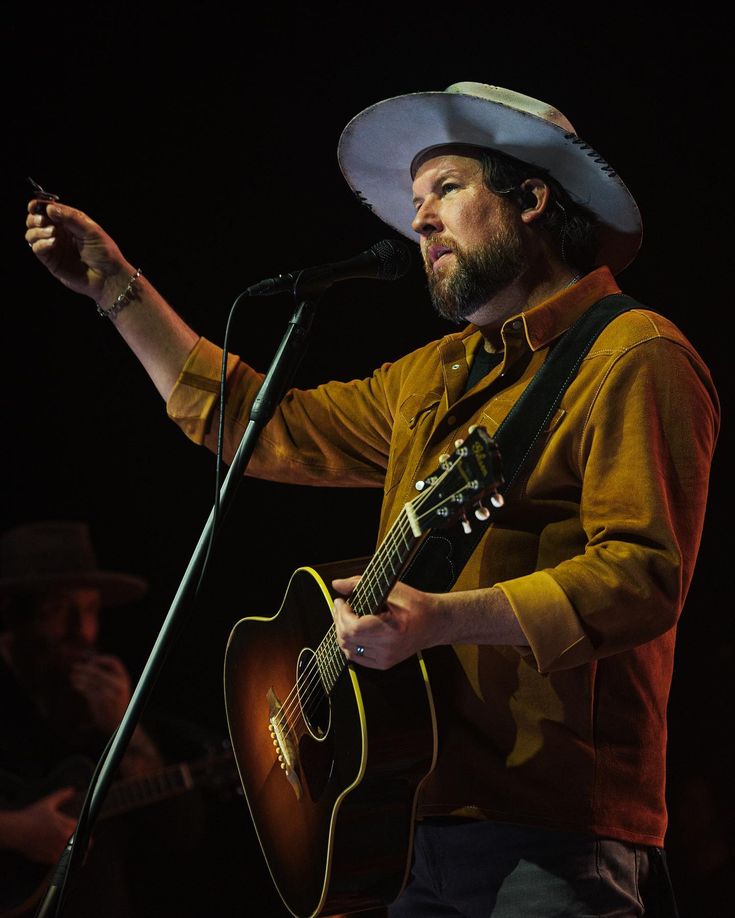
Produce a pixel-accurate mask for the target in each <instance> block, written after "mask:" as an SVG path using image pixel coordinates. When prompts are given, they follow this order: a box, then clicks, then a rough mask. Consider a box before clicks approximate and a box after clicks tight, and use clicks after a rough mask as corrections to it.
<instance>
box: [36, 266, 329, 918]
mask: <svg viewBox="0 0 735 918" xmlns="http://www.w3.org/2000/svg"><path fill="white" fill-rule="evenodd" d="M329 283H330V282H329V281H326V282H325V283H324V284H323V286H322V287H321V288H320V287H319V286H317V285H314V284H313V283H310V284H305V285H304V286H305V288H306V290H307V292H308V294H309V295H308V297H307V296H306V294H305V293H303V292H302V291H301V290H300V289H299V285H298V281H297V283H296V284H295V285H294V289H293V293H294V296H295V297H296V301H297V306H296V309H295V311H294V313H293V315H292V316H291V319H290V320H289V323H288V326H287V328H286V331H285V333H284V335H283V338H282V340H281V343H280V345H279V347H278V350H277V351H276V354H275V356H274V358H273V360H272V362H271V365H270V368H269V370H268V372H267V374H266V376H265V379H264V380H263V384H262V386H261V387H260V390H259V391H258V394H257V396H256V398H255V401H254V402H253V406H252V409H251V411H250V419H249V421H248V425H247V427H246V429H245V433H244V434H243V437H242V440H241V441H240V445H239V446H238V448H237V450H236V452H235V456H234V458H233V461H232V464H231V465H230V468H229V470H228V473H227V475H226V477H225V480H224V482H223V484H222V487H221V489H220V497H219V506H220V512H219V516H218V519H215V508H214V507H213V508H212V510H211V512H210V514H209V518H208V520H207V522H206V524H205V526H204V529H203V530H202V534H201V536H200V537H199V541H198V542H197V545H196V548H195V549H194V553H193V555H192V557H191V560H190V561H189V565H188V567H187V569H186V571H185V573H184V576H183V578H182V580H181V583H180V585H179V588H178V590H177V592H176V595H175V597H174V599H173V602H172V603H171V606H170V608H169V611H168V613H167V615H166V618H165V620H164V623H163V625H162V627H161V630H160V631H159V634H158V637H157V639H156V642H155V644H154V646H153V650H152V651H151V654H150V656H149V657H148V660H147V662H146V665H145V667H144V669H143V672H142V674H141V676H140V679H139V680H138V684H137V685H136V687H135V690H134V691H133V694H132V696H131V699H130V702H129V704H128V707H127V709H126V710H125V714H124V715H123V717H122V720H121V721H120V724H119V725H118V727H117V730H116V731H115V733H114V734H113V736H112V738H111V741H110V743H109V744H108V747H107V749H106V750H105V751H104V752H103V753H102V757H101V759H100V761H99V763H98V765H97V770H96V772H95V775H96V781H95V780H94V778H93V783H92V784H91V785H90V787H89V789H88V791H87V797H86V799H85V807H86V806H87V804H88V809H87V813H86V819H85V818H84V808H83V810H82V814H81V815H80V817H79V821H78V823H77V826H76V830H75V832H74V834H73V835H72V836H71V838H70V839H69V842H68V843H67V847H66V849H65V850H64V853H63V854H62V855H61V858H60V859H59V861H58V863H57V865H56V867H55V869H54V872H53V874H52V877H51V880H50V882H49V886H48V888H47V890H46V893H45V895H44V898H43V901H42V902H41V904H40V906H39V908H38V910H37V911H36V918H48V916H51V915H53V916H58V915H60V914H61V911H60V909H61V906H62V903H63V899H64V889H65V887H66V885H67V883H66V881H67V880H68V876H69V873H70V871H69V868H70V865H71V862H72V854H74V856H75V857H77V856H79V857H82V858H83V857H84V855H85V853H86V850H87V845H88V842H89V837H90V834H91V831H92V828H93V826H94V824H95V821H96V820H97V818H98V816H99V813H100V810H101V808H102V805H103V803H104V799H105V796H106V794H107V791H108V790H109V786H110V784H111V783H112V779H113V777H114V774H115V771H116V769H117V767H118V766H119V764H120V761H121V759H122V757H123V755H124V753H125V750H126V748H127V745H128V743H129V742H130V739H131V737H132V735H133V732H134V730H135V728H136V726H137V723H138V721H139V719H140V715H141V714H142V711H143V708H144V706H145V704H146V702H147V700H148V698H149V696H150V693H151V691H152V689H153V686H154V684H155V681H156V678H157V676H158V673H159V672H160V670H161V667H162V665H163V662H164V660H165V656H166V653H167V652H168V650H169V647H170V645H171V643H172V640H173V637H174V636H175V634H176V629H177V627H178V626H179V620H180V618H181V617H182V616H181V613H182V610H183V609H184V608H185V605H186V603H187V602H188V601H190V599H191V597H192V593H193V591H194V589H195V586H196V583H197V581H198V575H199V574H200V572H201V568H202V562H203V560H204V559H205V557H206V554H207V546H208V543H209V540H210V537H211V535H212V530H213V527H216V525H217V523H218V522H220V520H221V519H224V516H225V515H226V513H227V510H228V509H229V507H230V505H231V503H232V499H233V497H234V495H235V491H236V489H237V487H238V485H239V483H240V481H241V480H242V477H243V474H244V472H245V469H246V468H247V465H248V463H249V461H250V457H251V456H252V453H253V450H254V449H255V446H256V443H257V441H258V437H259V436H260V432H261V430H262V428H263V427H265V425H266V424H267V423H268V421H269V420H270V418H271V417H272V415H273V412H274V411H275V409H276V406H277V405H278V404H279V403H280V402H281V400H282V398H283V396H284V395H285V393H286V391H287V390H288V388H289V387H290V384H291V380H292V378H293V375H294V373H295V372H296V369H297V368H298V365H299V363H300V361H301V358H302V357H303V355H304V352H305V350H306V345H307V342H308V335H309V331H310V329H311V325H312V323H313V320H314V315H315V307H316V302H317V299H318V295H319V294H320V293H321V292H322V291H323V289H324V288H326V287H327V286H329ZM302 296H303V297H304V298H303V299H302ZM223 409H224V406H222V405H221V406H220V410H223ZM75 848H76V849H77V850H74V849H75Z"/></svg>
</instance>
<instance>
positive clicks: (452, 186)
mask: <svg viewBox="0 0 735 918" xmlns="http://www.w3.org/2000/svg"><path fill="white" fill-rule="evenodd" d="M457 188H459V185H458V184H457V183H456V182H444V184H443V185H442V189H441V190H442V194H447V193H448V192H449V191H456V190H457Z"/></svg>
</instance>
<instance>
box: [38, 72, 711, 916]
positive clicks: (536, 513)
mask: <svg viewBox="0 0 735 918" xmlns="http://www.w3.org/2000/svg"><path fill="white" fill-rule="evenodd" d="M338 157H339V162H340V166H341V168H342V172H343V174H344V176H345V178H346V179H347V181H348V183H349V184H350V186H351V188H352V189H353V190H354V191H355V193H356V195H357V196H358V197H359V199H360V200H361V201H362V202H364V203H366V204H367V205H368V206H369V207H370V208H371V210H372V211H373V213H374V214H376V215H377V216H378V217H379V218H381V219H382V220H384V221H385V222H386V223H388V224H389V225H390V226H391V227H393V228H394V229H396V230H398V231H399V232H400V233H402V234H404V235H405V236H407V237H408V238H410V239H412V240H414V241H417V242H418V245H419V247H420V251H421V254H422V257H423V261H424V266H425V269H426V274H427V278H428V284H429V291H430V295H431V298H432V300H433V302H434V305H435V307H436V308H437V309H438V310H439V312H440V313H441V314H442V315H443V316H445V317H446V318H448V319H450V320H452V321H455V322H460V323H465V322H468V323H469V325H467V326H466V327H464V328H463V329H462V330H461V331H459V332H456V333H453V334H449V335H447V336H445V337H444V338H442V339H441V340H439V341H433V342H430V343H428V344H425V345H423V346H421V347H419V348H418V349H417V350H416V351H414V352H413V353H411V354H409V355H407V356H405V357H403V358H402V359H400V360H397V361H395V363H393V364H391V365H383V366H381V367H380V369H378V370H376V372H375V373H374V375H373V376H372V377H371V378H370V379H366V380H355V381H353V382H351V383H346V384H345V383H338V382H331V383H328V384H326V385H324V386H321V387H319V388H317V389H315V390H310V391H292V392H290V393H289V394H288V396H287V397H286V398H285V399H284V400H283V402H282V403H281V404H280V405H279V406H278V408H277V410H276V411H275V414H274V416H273V418H272V420H271V421H270V423H269V424H268V426H267V427H266V429H265V431H264V436H263V437H262V438H261V441H260V442H259V444H258V446H257V449H256V450H255V452H254V454H253V457H252V459H251V462H250V465H249V466H248V472H249V474H253V475H256V476H261V477H264V478H269V479H272V480H277V481H285V482H300V483H304V484H312V485H314V484H318V485H324V486H337V487H339V486H366V487H381V488H383V489H384V495H385V496H384V501H383V509H382V515H381V522H380V532H379V540H381V539H382V538H383V536H384V535H385V534H386V533H387V532H388V531H389V529H390V527H391V526H392V524H393V523H394V521H395V520H396V519H397V518H398V517H399V515H400V514H401V512H402V510H403V508H404V507H405V506H406V505H407V504H408V503H410V501H411V500H412V499H413V497H414V496H415V494H416V490H415V489H416V486H417V483H419V487H420V486H421V482H423V481H425V479H426V478H427V476H429V475H430V474H431V473H432V471H433V470H434V469H435V468H436V467H437V465H438V464H439V462H440V460H441V457H442V456H443V455H445V454H449V453H451V452H452V450H453V449H454V446H455V443H457V442H461V441H462V440H464V439H465V438H466V437H467V436H468V435H469V434H470V431H471V430H472V429H473V428H474V427H476V426H478V425H479V426H482V427H484V428H485V429H486V430H487V431H488V433H489V434H490V435H494V434H495V433H496V432H498V431H499V430H500V429H501V428H502V426H503V424H504V422H505V421H506V420H507V419H509V418H510V417H512V416H513V409H514V407H515V406H517V405H519V400H520V399H521V397H522V396H523V395H524V393H525V392H526V390H529V391H530V389H529V387H530V386H531V385H532V381H533V380H534V379H537V378H538V377H537V374H538V373H539V372H540V371H541V370H542V369H543V368H544V367H545V366H546V365H551V361H552V360H555V352H557V348H559V347H562V346H563V344H564V342H565V341H568V340H569V335H570V333H572V332H573V330H574V329H575V328H576V327H577V324H578V323H579V322H580V321H582V320H583V318H584V317H586V316H587V315H589V314H590V311H592V312H594V311H595V310H597V308H598V306H599V304H602V303H603V301H604V302H606V303H608V304H609V302H610V301H611V298H612V300H613V301H615V302H618V303H619V302H620V293H621V291H620V288H619V286H618V284H617V282H616V276H617V275H619V274H620V273H621V272H622V271H623V270H624V269H625V268H626V267H627V266H628V265H629V264H630V263H631V262H632V261H633V259H634V258H635V257H636V255H637V253H638V250H639V247H640V243H641V221H640V214H639V210H638V207H637V205H636V203H635V200H634V199H633V197H632V195H631V193H630V191H629V190H628V189H627V187H626V186H625V184H624V183H623V182H622V180H621V179H620V177H619V176H618V175H617V173H616V172H615V171H614V170H613V168H612V167H611V166H610V165H608V163H607V162H606V161H605V160H604V159H603V158H602V157H601V156H600V155H599V154H598V153H597V152H596V151H595V150H593V149H592V148H591V147H590V146H589V145H588V144H586V143H585V142H583V141H582V140H581V139H580V137H579V136H578V135H577V133H576V131H575V130H574V128H573V126H572V125H571V124H570V123H569V121H568V119H566V118H565V116H564V115H562V114H561V113H560V112H559V111H558V110H556V109H554V108H553V107H551V106H549V105H547V104H546V103H544V102H541V101H540V100H538V99H533V98H530V97H528V96H525V95H522V94H520V93H516V92H513V91H511V90H507V89H502V88H499V87H495V86H489V85H486V84H479V83H458V84H454V85H453V86H450V87H449V88H448V89H447V90H445V91H442V92H424V93H410V94H408V95H402V96H397V97H395V98H391V99H387V100H385V101H383V102H379V103H377V104H376V105H373V106H371V107H369V108H368V109H366V110H365V111H363V112H361V113H359V114H358V115H357V116H356V117H355V118H354V119H352V121H351V122H350V123H349V124H348V125H347V127H346V128H345V129H344V132H343V133H342V136H341V138H340V142H339V147H338ZM26 239H27V241H28V243H29V244H30V245H31V247H32V249H33V252H34V254H35V255H36V257H37V258H38V259H39V260H40V261H41V262H42V263H43V264H44V265H45V266H46V267H47V268H48V269H49V270H50V271H51V273H52V274H54V275H55V276H56V277H58V278H59V279H60V280H61V281H62V282H63V283H64V284H66V285H67V286H68V287H70V288H71V289H73V290H76V291H77V292H79V293H81V294H84V295H87V296H89V297H91V298H92V299H93V300H95V301H96V302H97V304H98V309H99V310H100V311H101V312H102V313H103V314H105V315H108V316H109V318H110V319H111V320H112V321H113V322H114V325H115V327H116V328H117V330H118V331H119V332H120V334H121V335H122V336H123V337H124V338H125V340H127V341H128V343H129V344H130V346H131V347H132V348H133V350H134V352H135V353H136V355H137V356H138V357H139V358H140V360H141V361H142V363H143V365H144V366H145V368H146V370H147V372H148V373H149V374H150V376H151V378H152V379H153V381H154V383H155V384H156V386H157V388H158V390H159V392H160V393H161V395H162V396H163V397H164V399H166V402H167V410H168V414H169V416H170V417H171V418H172V419H173V420H174V421H176V422H177V423H178V424H179V425H180V426H181V428H182V430H183V431H184V432H185V433H186V435H187V436H189V437H190V438H191V439H192V440H193V441H194V442H196V443H203V444H206V445H207V446H208V447H209V448H211V449H215V448H216V441H217V436H216V433H217V419H218V413H219V408H220V406H219V404H218V401H219V399H218V381H219V375H220V366H221V360H222V353H221V351H220V350H219V348H217V347H216V346H215V345H213V344H212V343H210V342H208V341H206V340H204V339H202V338H200V337H199V335H197V334H196V332H195V331H194V330H192V329H191V328H190V327H189V326H188V325H187V324H186V323H185V322H184V320H183V319H182V318H181V317H180V316H179V315H178V314H177V313H175V312H174V310H173V309H172V308H171V307H170V306H169V305H168V304H167V303H166V302H165V301H164V300H163V299H162V297H161V296H160V295H159V294H158V293H157V292H156V290H155V289H154V287H153V286H152V285H151V284H150V283H149V282H148V280H147V279H146V278H145V277H144V276H143V274H142V272H140V271H139V270H136V269H135V268H134V266H133V265H131V264H130V263H129V262H128V261H126V259H125V258H124V257H123V255H122V254H121V252H120V249H119V248H118V246H117V245H116V244H115V243H114V242H113V241H112V239H110V237H109V236H108V235H107V234H106V233H105V232H104V230H103V229H102V228H101V227H99V226H98V225H97V224H96V223H95V222H94V221H93V220H91V219H90V218H89V217H88V216H87V215H86V214H83V213H81V212H79V211H78V210H75V209H74V208H72V207H69V206H66V205H63V204H48V203H47V202H43V201H39V200H38V199H34V200H33V201H31V202H30V204H29V215H28V218H27V224H26ZM261 382H262V376H261V375H260V374H258V373H257V372H256V371H255V370H253V369H252V368H251V367H249V366H248V365H247V364H246V363H245V362H244V361H242V360H241V359H239V358H236V357H232V356H231V357H230V358H229V361H228V370H227V395H226V399H227V402H226V412H225V438H224V442H225V452H226V456H227V458H231V457H232V455H233V453H234V451H235V449H236V447H237V444H238V442H239V441H240V438H241V436H242V432H243V430H244V427H245V425H246V424H247V422H248V417H249V412H250V408H251V405H252V403H253V400H254V398H255V396H256V394H257V392H258V389H259V387H260V384H261ZM524 404H525V403H524ZM524 411H525V408H524ZM521 414H522V412H521ZM718 429H719V407H718V399H717V394H716V391H715V387H714V385H713V382H712V379H711V377H710V373H709V371H708V369H707V367H706V366H705V364H704V362H703V361H702V359H701V357H700V356H699V355H698V353H697V351H696V350H695V348H694V347H693V346H692V344H691V343H690V342H689V341H688V340H687V339H686V338H685V337H684V335H683V334H682V333H681V331H680V330H679V329H678V328H676V327H675V326H674V325H673V324H672V322H670V321H669V320H668V319H666V318H665V317H664V316H662V315H661V314H659V313H657V312H654V311H653V310H651V309H649V308H647V307H645V306H642V305H640V304H637V303H632V304H631V303H628V306H627V308H626V309H625V310H622V311H620V312H619V314H617V315H615V316H613V317H612V319H611V321H609V322H608V323H607V324H605V325H604V326H603V327H602V328H601V329H600V330H599V333H598V334H597V336H596V337H594V338H593V339H592V340H591V342H590V343H589V346H588V348H587V349H586V350H584V351H582V352H580V355H579V359H578V360H577V361H576V363H575V364H574V365H573V368H572V370H570V371H569V372H568V373H567V374H566V377H565V379H564V387H563V390H562V391H561V394H560V399H559V400H558V401H557V402H556V403H555V404H554V406H553V408H552V409H551V410H550V411H549V413H548V416H547V417H546V418H545V420H544V423H543V424H542V427H541V429H540V431H539V433H538V435H537V436H536V437H535V439H534V441H533V443H532V449H530V450H529V455H530V456H531V458H532V461H530V462H527V463H526V464H525V465H524V466H523V468H522V473H521V474H519V475H518V476H517V477H514V478H513V480H512V481H511V482H510V483H509V485H508V487H507V488H506V490H505V491H504V495H503V496H504V500H505V506H504V507H503V508H502V510H498V512H497V513H492V514H491V520H490V523H489V525H488V526H487V527H486V528H485V529H484V531H483V534H482V538H480V539H479V541H478V542H477V544H476V546H475V547H474V550H473V551H472V553H471V555H470V557H469V558H468V559H467V560H466V562H464V563H463V566H462V569H461V570H459V571H454V572H453V575H452V579H451V584H450V587H449V588H446V589H444V588H436V589H430V588H421V587H420V586H416V582H415V581H414V585H409V583H408V582H403V581H399V582H397V583H396V584H395V585H394V586H393V589H392V590H391V591H390V593H389V595H388V596H387V598H386V600H385V603H384V605H383V606H382V608H381V609H379V610H378V612H377V614H370V615H356V614H355V613H354V609H353V607H354V606H355V602H354V598H353V591H355V589H356V586H357V583H358V580H357V579H356V578H351V579H342V580H336V581H335V582H334V587H335V589H336V590H337V591H339V592H340V593H341V594H342V595H343V596H345V597H347V598H348V599H350V601H349V602H348V601H347V600H346V599H336V600H335V603H334V616H335V628H336V632H335V633H336V640H337V642H338V645H339V647H340V648H341V650H342V653H343V654H344V656H345V658H346V659H347V660H348V661H349V662H350V666H351V668H352V669H351V671H357V670H359V669H360V668H367V669H373V670H381V671H387V670H390V669H392V668H393V667H396V666H398V665H400V664H401V663H402V662H403V661H406V660H408V659H410V658H412V657H413V656H414V655H416V654H421V655H422V658H423V659H424V660H425V662H426V669H427V672H428V678H429V681H430V684H431V691H432V697H433V701H434V703H435V705H436V720H437V736H438V749H437V754H436V760H435V762H432V763H431V768H430V769H429V770H428V773H427V775H426V777H425V779H424V780H422V781H421V783H420V787H419V788H418V792H417V801H416V803H417V809H416V814H417V823H416V831H415V837H414V846H413V859H412V862H411V872H410V877H409V878H408V882H407V884H406V886H405V889H404V890H403V891H402V893H401V894H400V895H399V896H398V897H397V899H396V901H394V902H392V903H390V908H389V913H390V915H391V918H402V916H408V915H421V916H457V915H463V916H480V915H482V916H487V915H493V916H495V918H510V916H513V918H515V916H517V915H519V914H522V915H524V916H528V918H533V916H538V918H541V916H547V915H552V914H563V915H565V916H574V915H589V914H610V915H612V914H615V915H642V914H644V911H645V913H646V914H652V913H654V909H655V908H656V907H658V906H657V905H656V904H655V903H656V902H658V903H659V905H660V903H661V902H664V905H661V906H660V907H661V908H665V907H667V906H666V904H665V902H666V895H667V886H666V884H665V883H664V884H663V885H659V884H658V882H657V878H658V877H660V876H661V875H662V871H663V866H662V865H663V863H664V862H663V859H662V853H661V852H662V847H663V843H664V834H665V830H666V819H667V817H666V806H665V769H664V765H665V753H666V703H667V699H668V694H669V688H670V682H671V673H672V666H673V659H674V645H675V634H676V624H677V620H678V617H679V615H680V614H681V611H682V607H683V604H684V600H685V597H686V594H687V590H688V587H689V584H690V582H691V577H692V572H693V569H694V564H695V561H696V557H697V551H698V547H699V541H700V535H701V531H702V525H703V519H704V511H705V505H706V498H707V485H708V479H709V471H710V464H711V460H712V454H713V450H714V447H715V442H716V438H717V433H718ZM386 843H387V839H386ZM663 875H664V876H665V871H664V872H663ZM661 896H663V897H664V898H663V899H662V898H661ZM323 908H327V909H328V908H329V903H327V904H326V905H325V903H324V902H320V903H318V905H317V907H316V909H315V911H314V914H316V913H318V912H320V910H321V911H322V913H324V911H323ZM343 910H346V909H343ZM661 913H664V912H661Z"/></svg>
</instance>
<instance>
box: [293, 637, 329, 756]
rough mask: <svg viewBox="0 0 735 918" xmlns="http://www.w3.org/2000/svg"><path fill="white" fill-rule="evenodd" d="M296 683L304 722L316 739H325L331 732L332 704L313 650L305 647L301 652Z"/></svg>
mask: <svg viewBox="0 0 735 918" xmlns="http://www.w3.org/2000/svg"><path fill="white" fill-rule="evenodd" d="M296 685H297V686H298V694H299V703H300V705H301V713H302V715H303V718H304V723H305V724H306V727H307V729H308V731H309V733H311V735H312V736H313V737H314V739H316V740H321V739H324V737H325V736H326V735H327V733H328V732H329V725H330V723H331V718H332V706H331V704H330V702H329V695H328V694H327V691H326V690H325V687H324V682H323V681H322V676H321V674H320V672H319V667H318V665H317V660H316V654H315V653H314V651H313V650H311V649H309V648H308V647H307V648H304V650H302V651H301V653H300V654H299V660H298V666H297V675H296Z"/></svg>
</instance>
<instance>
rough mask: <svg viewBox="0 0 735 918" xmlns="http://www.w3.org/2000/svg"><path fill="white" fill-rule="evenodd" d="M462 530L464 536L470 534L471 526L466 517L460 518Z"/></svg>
mask: <svg viewBox="0 0 735 918" xmlns="http://www.w3.org/2000/svg"><path fill="white" fill-rule="evenodd" d="M461 522H462V529H463V530H464V534H465V535H469V534H470V533H471V532H472V525H471V524H470V521H469V520H468V519H467V517H466V516H463V517H462V520H461Z"/></svg>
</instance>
